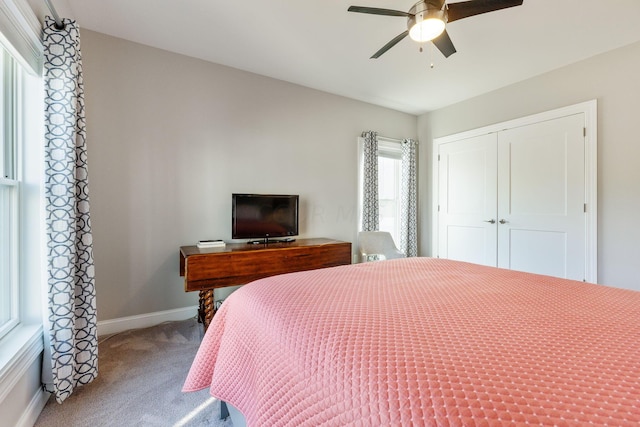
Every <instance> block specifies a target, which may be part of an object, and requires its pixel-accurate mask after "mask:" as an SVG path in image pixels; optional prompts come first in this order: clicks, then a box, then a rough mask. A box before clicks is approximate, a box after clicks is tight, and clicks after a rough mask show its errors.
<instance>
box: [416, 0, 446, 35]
mask: <svg viewBox="0 0 640 427" xmlns="http://www.w3.org/2000/svg"><path fill="white" fill-rule="evenodd" d="M414 8H415V9H414V10H415V12H414V14H413V15H412V16H410V17H409V20H408V27H409V37H411V38H412V39H413V40H415V41H417V42H428V41H430V40H433V39H435V38H436V37H438V36H439V35H440V34H442V32H443V31H444V27H445V24H446V22H447V17H446V14H445V11H444V10H442V9H434V8H429V7H428V6H427V4H426V3H425V2H419V3H417V4H416V5H415V6H414Z"/></svg>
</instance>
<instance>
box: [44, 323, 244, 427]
mask: <svg viewBox="0 0 640 427" xmlns="http://www.w3.org/2000/svg"><path fill="white" fill-rule="evenodd" d="M201 338H202V325H200V324H198V323H197V322H196V321H195V320H194V319H190V320H185V321H181V322H168V323H163V324H161V325H158V326H154V327H152V328H147V329H138V330H133V331H127V332H122V333H119V334H115V335H112V336H109V337H101V338H100V340H99V346H98V357H99V360H98V378H97V379H96V380H95V381H93V382H92V383H91V384H88V385H86V386H82V387H80V388H78V389H76V390H75V391H74V393H73V394H72V395H71V396H70V397H69V398H68V399H67V400H65V401H64V402H63V403H62V404H58V403H57V402H56V401H55V399H54V398H51V399H49V401H48V402H47V405H46V406H45V408H44V410H43V411H42V413H41V414H40V417H39V418H38V420H37V421H36V424H35V426H36V427H45V426H46V427H55V426H65V427H75V426H78V427H80V426H82V427H85V426H89V427H100V426H175V427H182V426H214V427H229V426H231V425H232V423H231V421H222V420H220V418H219V414H220V402H219V401H217V400H215V399H213V398H212V397H211V396H210V395H209V392H208V390H203V391H200V392H196V393H182V392H181V391H180V389H181V388H182V384H183V383H184V380H185V378H186V376H187V372H188V371H189V367H190V366H191V362H192V361H193V357H194V356H195V353H196V351H197V349H198V345H199V343H200V341H201Z"/></svg>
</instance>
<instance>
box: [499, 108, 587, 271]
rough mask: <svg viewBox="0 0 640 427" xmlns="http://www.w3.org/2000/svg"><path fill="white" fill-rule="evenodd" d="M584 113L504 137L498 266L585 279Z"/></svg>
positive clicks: (501, 141)
mask: <svg viewBox="0 0 640 427" xmlns="http://www.w3.org/2000/svg"><path fill="white" fill-rule="evenodd" d="M584 123H585V119H584V114H575V115H571V116H566V117H562V118H557V119H553V120H548V121H544V122H540V123H536V124H532V125H528V126H521V127H517V128H513V129H508V130H505V131H501V132H499V133H498V213H497V218H498V226H497V229H498V267H503V268H509V269H513V270H520V271H527V272H532V273H540V274H547V275H551V276H556V277H563V278H569V279H575V280H583V279H584V278H585V258H586V240H585V234H586V215H585V212H584V211H585V208H584V207H585V145H584V144H585V137H584V133H583V132H584V131H583V128H584Z"/></svg>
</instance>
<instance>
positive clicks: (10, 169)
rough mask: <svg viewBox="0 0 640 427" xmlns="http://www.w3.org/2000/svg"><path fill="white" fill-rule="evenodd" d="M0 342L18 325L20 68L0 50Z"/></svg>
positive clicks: (8, 55)
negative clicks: (0, 100)
mask: <svg viewBox="0 0 640 427" xmlns="http://www.w3.org/2000/svg"><path fill="white" fill-rule="evenodd" d="M0 80H1V82H2V85H1V86H0V95H2V96H1V99H2V102H1V104H0V137H1V145H0V148H1V149H0V338H1V337H2V336H4V335H5V334H6V333H7V332H8V331H9V330H11V328H13V327H14V326H15V325H16V324H17V323H18V320H19V319H18V230H19V226H20V224H19V222H18V193H19V188H20V186H19V184H20V182H19V176H18V174H19V171H18V167H17V165H18V158H17V157H18V144H17V135H18V126H17V120H18V109H19V107H20V106H19V105H18V100H19V93H20V67H19V65H18V64H17V62H16V61H15V60H14V59H13V57H12V56H11V55H10V54H9V53H8V52H7V51H6V50H5V49H4V48H2V47H1V46H0Z"/></svg>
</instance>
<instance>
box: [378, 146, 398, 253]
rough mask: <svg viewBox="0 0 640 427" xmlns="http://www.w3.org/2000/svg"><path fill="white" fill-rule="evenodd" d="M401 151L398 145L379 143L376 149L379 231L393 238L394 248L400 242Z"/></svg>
mask: <svg viewBox="0 0 640 427" xmlns="http://www.w3.org/2000/svg"><path fill="white" fill-rule="evenodd" d="M401 156H402V153H401V150H400V146H399V145H398V144H385V143H380V144H379V149H378V201H379V204H380V206H379V207H380V218H379V221H380V224H379V228H380V230H381V231H388V232H389V233H391V236H393V240H394V241H395V242H396V246H397V245H398V244H399V242H400V182H401V168H402V163H401V162H402V161H401Z"/></svg>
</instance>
